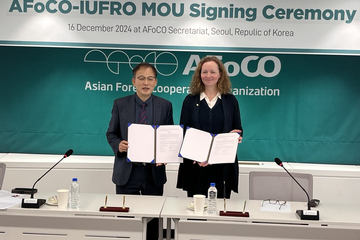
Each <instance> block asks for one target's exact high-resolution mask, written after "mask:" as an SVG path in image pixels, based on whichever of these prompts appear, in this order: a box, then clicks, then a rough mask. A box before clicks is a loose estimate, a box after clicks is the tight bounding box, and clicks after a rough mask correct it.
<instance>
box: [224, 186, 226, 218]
mask: <svg viewBox="0 0 360 240" xmlns="http://www.w3.org/2000/svg"><path fill="white" fill-rule="evenodd" d="M224 213H226V191H225V181H224Z"/></svg>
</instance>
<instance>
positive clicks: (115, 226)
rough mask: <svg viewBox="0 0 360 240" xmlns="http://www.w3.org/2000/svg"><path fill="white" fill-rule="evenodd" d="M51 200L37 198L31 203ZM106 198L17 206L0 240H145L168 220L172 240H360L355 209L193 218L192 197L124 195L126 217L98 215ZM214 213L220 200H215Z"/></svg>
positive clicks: (255, 209) (231, 204) (2, 223)
mask: <svg viewBox="0 0 360 240" xmlns="http://www.w3.org/2000/svg"><path fill="white" fill-rule="evenodd" d="M51 196H54V193H38V194H36V195H35V197H36V198H45V199H48V198H49V197H51ZM105 196H106V195H105V194H86V193H81V202H80V208H79V209H76V210H72V209H59V208H58V207H57V206H51V205H44V206H42V207H41V208H40V209H28V208H21V206H20V205H17V206H14V207H10V208H8V209H6V210H4V211H0V239H13V240H35V239H36V240H38V239H46V240H55V239H56V240H58V239H70V240H75V239H76V240H81V239H87V240H89V239H94V240H95V239H96V240H99V239H100V240H109V239H136V240H139V239H146V234H145V233H146V230H147V222H148V221H149V220H151V219H152V218H155V217H159V218H160V220H161V221H160V226H159V234H160V239H161V238H162V226H163V224H162V220H163V219H167V231H168V232H167V238H168V239H170V237H169V236H170V231H171V221H173V222H174V226H175V240H190V239H197V240H200V239H203V240H205V239H207V240H209V239H211V240H217V239H219V240H220V239H221V240H235V239H237V240H243V239H251V240H257V239H267V240H275V239H281V240H285V239H286V240H310V239H311V240H360V205H355V204H353V205H349V204H348V205H341V204H331V203H321V204H320V205H319V206H318V207H316V208H314V209H316V210H318V211H319V212H320V220H319V221H312V220H300V219H299V217H298V216H297V215H296V213H295V212H296V210H306V203H305V202H288V207H289V212H273V211H264V209H263V208H262V207H261V205H262V201H257V200H247V201H246V202H247V204H246V208H245V211H246V212H249V215H250V216H249V217H231V216H219V214H216V215H208V214H207V213H206V211H204V212H203V213H201V214H195V212H194V211H191V210H189V209H188V205H189V204H190V203H191V202H192V198H180V197H165V196H136V195H125V200H126V201H125V206H126V207H129V208H130V210H129V212H105V211H99V208H100V207H101V206H104V203H105ZM123 196H124V195H116V194H109V195H108V198H107V206H108V207H111V206H113V207H122V206H123ZM244 202H245V200H231V199H230V200H227V201H226V206H227V207H226V209H227V211H239V212H242V211H243V209H244ZM218 210H223V200H222V199H218Z"/></svg>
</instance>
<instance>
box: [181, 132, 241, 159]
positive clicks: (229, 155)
mask: <svg viewBox="0 0 360 240" xmlns="http://www.w3.org/2000/svg"><path fill="white" fill-rule="evenodd" d="M238 139H239V134H238V133H219V134H212V133H208V132H205V131H202V130H199V129H196V128H188V129H187V130H186V133H185V136H184V140H183V143H182V146H181V149H180V154H179V156H180V157H183V158H188V159H191V160H194V161H197V162H208V163H209V164H219V163H233V162H234V161H235V156H236V152H237V147H238Z"/></svg>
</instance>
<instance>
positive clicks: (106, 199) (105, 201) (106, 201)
mask: <svg viewBox="0 0 360 240" xmlns="http://www.w3.org/2000/svg"><path fill="white" fill-rule="evenodd" d="M107 197H108V195H106V196H105V206H104V208H106V205H107Z"/></svg>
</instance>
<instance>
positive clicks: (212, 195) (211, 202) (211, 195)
mask: <svg viewBox="0 0 360 240" xmlns="http://www.w3.org/2000/svg"><path fill="white" fill-rule="evenodd" d="M216 201H217V189H216V187H215V183H210V187H209V190H208V206H207V213H208V214H217V204H216Z"/></svg>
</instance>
